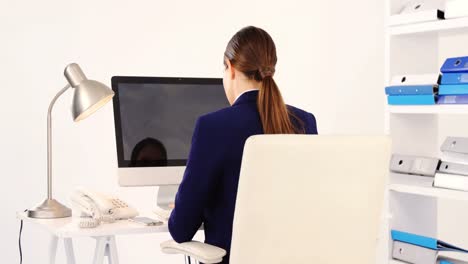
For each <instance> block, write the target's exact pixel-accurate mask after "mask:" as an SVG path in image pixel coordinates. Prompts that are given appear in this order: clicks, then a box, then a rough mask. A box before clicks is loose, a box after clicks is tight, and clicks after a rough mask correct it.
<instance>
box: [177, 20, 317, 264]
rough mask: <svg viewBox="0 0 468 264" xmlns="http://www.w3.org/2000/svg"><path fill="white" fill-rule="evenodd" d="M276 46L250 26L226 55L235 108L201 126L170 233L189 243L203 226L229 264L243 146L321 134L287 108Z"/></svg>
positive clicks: (299, 113) (304, 117) (304, 116)
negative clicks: (260, 138)
mask: <svg viewBox="0 0 468 264" xmlns="http://www.w3.org/2000/svg"><path fill="white" fill-rule="evenodd" d="M276 61H277V58H276V48H275V44H274V42H273V40H272V38H271V37H270V35H269V34H268V33H267V32H265V31H264V30H262V29H260V28H256V27H252V26H251V27H246V28H243V29H242V30H240V31H239V32H237V33H236V34H235V35H234V36H233V37H232V39H231V40H230V41H229V43H228V45H227V48H226V52H225V53H224V66H225V72H224V77H223V84H224V89H225V92H226V96H227V99H228V101H229V103H230V104H231V107H228V108H225V109H222V110H220V111H217V112H214V113H211V114H207V115H204V116H201V117H200V118H199V119H198V120H197V123H196V126H195V131H194V134H193V138H192V146H191V150H190V154H189V159H188V162H187V168H186V170H185V175H184V178H183V180H182V183H181V184H180V187H179V190H178V193H177V196H176V200H175V208H174V210H173V211H172V214H171V217H170V219H169V231H170V233H171V235H172V237H173V239H174V240H175V241H177V242H178V243H182V242H187V241H190V240H191V239H192V238H193V236H194V235H195V233H196V232H197V230H198V228H199V227H200V225H201V224H202V223H203V224H204V231H205V243H208V244H211V245H215V246H218V247H221V248H224V249H225V250H226V251H227V252H228V254H227V255H226V256H225V257H224V259H223V262H222V263H229V250H230V245H231V235H232V222H233V218H234V207H235V203H236V194H237V184H238V182H239V173H240V167H241V160H242V151H243V148H244V143H245V141H246V140H247V138H248V137H250V136H252V135H258V134H317V127H316V121H315V117H314V116H313V115H312V114H310V113H307V112H305V111H303V110H300V109H298V108H294V107H291V106H286V105H285V104H284V102H283V99H282V97H281V93H280V91H279V89H278V87H277V86H276V83H275V81H274V80H273V75H274V73H275V65H276Z"/></svg>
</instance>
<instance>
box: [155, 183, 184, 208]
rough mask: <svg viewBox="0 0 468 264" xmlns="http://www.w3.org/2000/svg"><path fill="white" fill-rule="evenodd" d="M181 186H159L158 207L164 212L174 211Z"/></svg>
mask: <svg viewBox="0 0 468 264" xmlns="http://www.w3.org/2000/svg"><path fill="white" fill-rule="evenodd" d="M178 189H179V185H178V184H176V185H163V186H159V190H158V198H157V200H156V203H157V206H158V207H159V208H161V209H164V210H172V209H173V208H174V201H175V196H176V193H177V190H178Z"/></svg>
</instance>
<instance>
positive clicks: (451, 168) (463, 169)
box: [439, 161, 468, 176]
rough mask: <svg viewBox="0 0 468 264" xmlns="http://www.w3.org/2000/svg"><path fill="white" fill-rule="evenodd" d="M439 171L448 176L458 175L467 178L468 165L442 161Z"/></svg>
mask: <svg viewBox="0 0 468 264" xmlns="http://www.w3.org/2000/svg"><path fill="white" fill-rule="evenodd" d="M439 171H440V172H443V173H448V174H459V175H464V176H468V165H467V164H460V163H453V162H447V161H442V162H441V163H440V166H439Z"/></svg>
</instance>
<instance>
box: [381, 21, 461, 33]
mask: <svg viewBox="0 0 468 264" xmlns="http://www.w3.org/2000/svg"><path fill="white" fill-rule="evenodd" d="M387 28H388V33H389V34H390V35H391V36H398V35H409V34H419V33H429V32H437V33H439V32H446V31H453V30H464V32H466V33H468V30H467V29H468V17H462V18H452V19H445V20H438V21H430V22H422V23H416V24H408V25H401V26H388V27H387ZM465 30H467V31H465Z"/></svg>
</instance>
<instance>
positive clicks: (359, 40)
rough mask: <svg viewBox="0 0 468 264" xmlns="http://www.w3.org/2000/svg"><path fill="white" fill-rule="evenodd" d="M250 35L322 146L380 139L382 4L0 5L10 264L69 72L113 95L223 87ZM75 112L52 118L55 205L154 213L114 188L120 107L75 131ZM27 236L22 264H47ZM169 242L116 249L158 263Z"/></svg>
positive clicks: (32, 233) (126, 259) (87, 0)
mask: <svg viewBox="0 0 468 264" xmlns="http://www.w3.org/2000/svg"><path fill="white" fill-rule="evenodd" d="M246 25H256V26H260V27H263V28H264V29H266V30H267V31H268V32H270V34H271V35H272V37H273V38H274V40H275V41H276V44H277V49H278V57H279V61H278V66H277V73H276V80H277V82H278V84H279V86H280V88H281V89H282V91H283V94H284V97H285V98H286V101H287V102H288V103H289V104H292V105H296V106H299V107H302V108H304V109H306V110H308V111H311V112H313V113H314V114H315V115H316V117H317V120H318V127H319V131H320V132H321V133H322V134H330V133H333V134H349V133H352V134H381V133H383V124H384V121H383V109H384V95H383V87H382V84H383V1H376V0H355V1H342V0H341V1H340V0H326V1H316V0H314V1H310V0H304V1H294V0H290V1H278V2H273V1H271V0H261V1H252V0H239V1H229V2H228V1H219V0H217V1H215V0H213V1H208V0H200V1H188V0H187V1H181V0H174V1H154V0H152V1H142V0H134V1H108V0H106V1H91V0H82V1H63V0H56V1H51V0H43V1H32V0H30V1H6V0H1V1H0V32H1V33H2V37H1V39H0V61H1V63H0V72H1V73H0V84H1V87H0V89H1V96H0V115H1V116H0V120H1V121H2V129H1V131H2V132H1V135H2V136H1V137H0V142H1V145H0V146H1V150H2V151H1V154H0V155H1V156H0V157H1V162H2V167H3V170H2V173H1V175H2V181H3V184H2V185H1V187H0V188H1V190H0V195H1V196H0V197H1V201H2V210H1V214H2V215H1V216H2V225H1V231H2V232H1V238H0V239H1V240H0V241H1V245H2V246H1V248H2V255H3V256H2V258H3V259H2V261H1V262H2V263H15V262H17V261H18V249H17V234H18V227H19V222H18V221H17V220H16V219H15V212H16V211H19V210H23V209H26V208H30V207H32V206H34V205H36V203H38V202H40V201H41V200H42V199H43V198H44V197H45V193H46V189H45V188H46V111H47V107H48V104H49V101H50V100H51V98H52V97H53V96H54V95H55V93H56V92H57V91H58V90H59V89H61V88H62V86H64V85H65V79H64V77H63V75H62V71H63V69H64V67H65V65H67V64H68V63H70V62H78V63H79V64H80V65H81V66H82V68H83V69H84V71H85V73H86V74H87V75H88V77H90V78H93V79H97V80H101V81H104V82H106V83H107V84H109V83H110V78H111V76H113V75H147V76H207V77H208V76H209V77H220V76H222V69H223V68H222V66H223V65H222V54H223V51H224V48H225V46H226V44H227V41H228V40H229V38H230V37H231V36H232V35H233V34H234V33H235V32H236V31H237V30H239V29H240V28H241V27H243V26H246ZM70 100H71V94H65V95H64V96H63V98H60V100H59V101H58V103H57V104H56V107H55V111H54V115H53V116H54V128H55V129H54V140H55V141H54V153H55V156H54V165H55V166H54V173H55V177H54V180H55V181H54V184H55V185H54V187H55V189H54V194H55V196H56V197H57V198H58V199H59V200H60V201H63V202H66V203H67V204H68V195H69V194H70V192H71V191H72V190H73V188H74V186H77V185H83V186H90V187H94V188H96V189H99V190H103V191H111V192H116V193H118V194H120V195H121V196H122V197H123V198H125V199H127V200H128V201H129V202H130V203H131V204H133V205H135V206H137V207H138V208H140V209H150V208H151V206H152V205H153V204H154V202H155V196H154V195H155V191H156V189H155V188H154V187H148V188H134V189H121V188H119V187H118V186H117V181H116V154H115V141H114V124H113V114H112V106H111V104H109V105H107V106H105V107H104V109H102V110H100V111H99V112H97V113H96V114H95V115H93V116H92V117H90V118H89V119H87V120H85V121H83V122H81V123H77V124H75V123H73V122H72V120H71V116H70V112H69V105H70ZM23 235H24V239H23V241H24V243H23V246H24V256H25V259H24V263H45V262H46V259H47V258H46V256H47V242H48V239H47V237H46V233H45V231H42V230H40V229H38V228H36V227H33V226H30V225H26V226H25V228H24V234H23ZM168 238H169V236H168V235H167V234H165V235H146V236H133V237H125V236H124V237H118V241H117V243H118V247H119V248H120V258H121V263H155V259H156V258H162V257H164V256H163V255H162V254H160V253H159V242H160V241H163V240H165V239H168ZM90 242H91V243H90ZM93 243H94V242H93V241H91V240H88V239H85V238H83V239H80V240H78V241H77V243H76V247H75V250H76V254H77V258H78V259H77V260H78V263H85V262H89V261H90V260H91V258H92V254H91V252H90V251H89V250H91V249H92V247H93ZM58 260H59V261H58V262H59V263H63V262H64V256H63V254H59V256H58ZM180 261H181V258H180V257H167V256H165V257H164V260H162V261H161V262H159V263H180Z"/></svg>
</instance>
